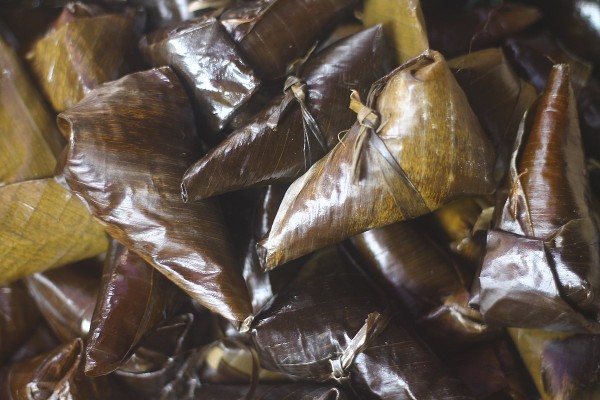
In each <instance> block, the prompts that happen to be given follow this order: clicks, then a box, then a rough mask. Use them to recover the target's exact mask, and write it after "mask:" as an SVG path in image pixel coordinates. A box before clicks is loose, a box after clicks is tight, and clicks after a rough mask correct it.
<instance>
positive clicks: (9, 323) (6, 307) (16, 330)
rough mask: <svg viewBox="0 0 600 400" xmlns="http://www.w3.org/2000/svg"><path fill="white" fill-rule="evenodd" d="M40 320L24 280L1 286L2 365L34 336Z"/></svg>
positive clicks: (0, 358)
mask: <svg viewBox="0 0 600 400" xmlns="http://www.w3.org/2000/svg"><path fill="white" fill-rule="evenodd" d="M40 320H41V315H40V312H39V311H38V309H37V306H36V304H35V301H34V300H33V299H32V298H31V296H30V295H29V292H27V289H26V288H25V286H24V285H23V283H22V282H15V283H12V284H10V285H2V286H0V365H2V364H3V363H4V361H5V360H6V359H8V358H9V357H10V356H11V355H12V354H13V353H14V352H16V351H17V349H18V348H19V347H20V346H21V345H22V344H24V343H25V342H26V341H27V340H28V338H29V337H31V336H33V334H34V333H35V330H36V328H37V325H38V323H39V322H40Z"/></svg>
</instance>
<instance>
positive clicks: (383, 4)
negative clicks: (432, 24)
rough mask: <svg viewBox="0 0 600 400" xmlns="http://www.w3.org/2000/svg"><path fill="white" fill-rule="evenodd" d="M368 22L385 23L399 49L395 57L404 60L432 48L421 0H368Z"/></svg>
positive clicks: (388, 32) (366, 15)
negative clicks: (428, 38)
mask: <svg viewBox="0 0 600 400" xmlns="http://www.w3.org/2000/svg"><path fill="white" fill-rule="evenodd" d="M363 12H364V15H363V23H364V24H365V26H372V25H375V24H383V27H384V29H385V33H386V37H387V38H389V39H390V40H391V42H392V43H393V44H394V48H395V49H396V61H397V62H398V63H404V62H406V61H408V60H410V59H411V58H413V57H415V56H418V55H419V54H421V53H422V52H424V51H425V50H427V49H428V48H429V41H428V40H427V30H426V29H425V21H424V19H423V13H422V12H421V5H420V2H419V1H418V0H399V1H389V0H365V2H364V11H363Z"/></svg>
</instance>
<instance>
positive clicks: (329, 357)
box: [251, 249, 469, 399]
mask: <svg viewBox="0 0 600 400" xmlns="http://www.w3.org/2000/svg"><path fill="white" fill-rule="evenodd" d="M388 303H389V302H388ZM385 304H386V302H385V301H384V300H383V299H382V298H380V297H379V293H378V292H377V291H376V289H375V288H374V287H373V286H371V285H370V283H369V281H368V280H367V279H366V277H365V276H364V275H362V274H361V273H360V272H359V271H358V270H356V269H355V268H353V266H352V264H351V263H350V262H349V261H348V260H345V259H342V258H340V255H339V254H338V253H337V251H336V250H335V249H333V250H331V251H329V252H322V253H318V254H317V255H315V256H314V257H313V258H312V259H311V260H310V261H309V262H308V263H307V264H306V265H304V266H303V268H302V270H301V271H300V273H299V275H298V276H297V277H296V279H295V280H294V281H293V282H292V283H291V284H290V285H289V286H287V287H286V289H284V290H282V291H281V292H279V294H278V295H277V296H275V297H274V298H273V299H272V301H271V302H270V303H269V304H268V305H267V306H265V308H264V309H263V310H262V311H261V312H260V313H259V314H258V315H257V316H256V318H255V320H254V322H253V324H252V327H251V334H252V339H253V342H254V344H255V347H256V350H257V351H258V354H259V356H260V360H261V364H262V365H263V367H265V368H267V369H273V370H278V371H281V372H284V373H286V374H289V375H291V376H294V377H297V378H301V379H304V380H311V381H323V382H325V381H326V382H331V383H335V382H336V381H338V382H342V383H344V384H346V385H348V388H349V389H350V390H352V391H353V392H355V393H357V394H358V395H359V397H360V398H361V399H371V398H377V399H409V398H420V399H421V398H422V399H442V398H453V399H463V398H469V397H468V396H467V395H466V394H465V392H463V389H462V387H461V385H460V383H459V382H458V380H457V379H455V378H453V377H451V376H450V375H449V374H448V373H447V372H446V371H445V370H444V367H443V366H442V364H441V362H440V361H439V360H438V359H437V358H436V357H435V356H434V355H433V354H432V353H431V352H430V350H428V348H427V347H425V346H424V345H423V344H421V342H420V340H419V339H418V338H417V337H416V336H415V335H414V333H412V331H411V330H410V329H408V328H406V325H407V323H406V321H404V320H403V318H402V316H400V315H399V314H397V313H395V312H394V311H392V309H391V308H386V306H385Z"/></svg>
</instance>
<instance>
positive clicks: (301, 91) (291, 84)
mask: <svg viewBox="0 0 600 400" xmlns="http://www.w3.org/2000/svg"><path fill="white" fill-rule="evenodd" d="M288 90H291V91H292V94H293V95H294V97H295V98H296V99H297V100H298V101H299V102H301V103H303V102H304V101H305V100H306V91H305V90H306V83H304V82H303V81H301V80H300V78H298V77H296V76H293V75H291V76H288V78H287V79H286V80H285V84H284V85H283V92H284V93H286V92H287V91H288Z"/></svg>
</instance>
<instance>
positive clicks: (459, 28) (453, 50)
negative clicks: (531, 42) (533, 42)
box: [425, 4, 542, 57]
mask: <svg viewBox="0 0 600 400" xmlns="http://www.w3.org/2000/svg"><path fill="white" fill-rule="evenodd" d="M425 10H427V9H425ZM541 17H542V14H541V13H540V11H539V10H538V9H537V8H534V7H529V6H524V5H520V4H501V5H499V6H491V5H480V6H474V7H472V8H470V9H465V10H461V9H453V10H448V9H441V10H436V9H433V10H431V11H430V12H427V11H426V12H425V23H426V24H427V34H428V37H429V45H430V47H431V48H432V49H436V50H439V51H440V52H441V53H442V54H444V56H446V57H456V56H459V55H462V54H466V53H470V52H471V51H474V50H479V49H482V48H485V47H492V46H497V45H499V44H501V42H502V40H503V39H505V38H507V37H509V36H512V35H514V34H516V33H518V32H520V31H522V30H524V29H525V28H527V27H529V26H531V25H533V24H534V23H536V22H537V21H538V20H540V18H541Z"/></svg>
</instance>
